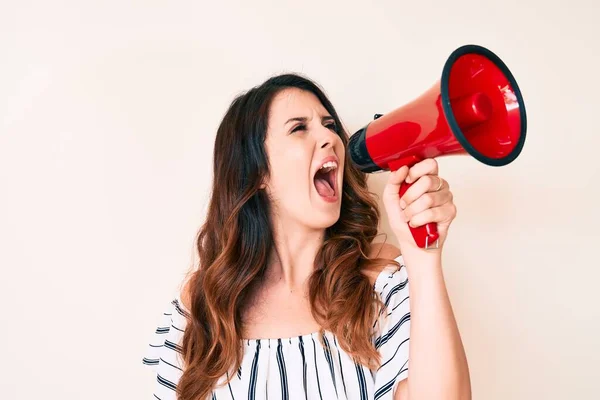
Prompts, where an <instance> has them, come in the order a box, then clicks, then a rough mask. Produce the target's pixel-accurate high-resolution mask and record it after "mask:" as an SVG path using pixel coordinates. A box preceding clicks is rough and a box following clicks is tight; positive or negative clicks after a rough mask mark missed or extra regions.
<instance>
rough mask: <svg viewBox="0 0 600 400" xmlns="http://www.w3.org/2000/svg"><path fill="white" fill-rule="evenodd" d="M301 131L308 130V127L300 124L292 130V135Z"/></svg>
mask: <svg viewBox="0 0 600 400" xmlns="http://www.w3.org/2000/svg"><path fill="white" fill-rule="evenodd" d="M299 130H306V125H304V124H300V125H298V126H297V127H295V128H294V129H292V133H294V132H296V131H299Z"/></svg>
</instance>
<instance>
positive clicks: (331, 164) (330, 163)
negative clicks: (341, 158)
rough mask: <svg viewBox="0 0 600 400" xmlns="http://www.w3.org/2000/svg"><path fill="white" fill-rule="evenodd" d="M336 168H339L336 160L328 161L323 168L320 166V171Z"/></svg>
mask: <svg viewBox="0 0 600 400" xmlns="http://www.w3.org/2000/svg"><path fill="white" fill-rule="evenodd" d="M335 168H337V163H336V162H335V161H327V162H326V163H325V164H323V165H322V166H321V168H319V171H323V172H329V171H331V170H332V169H335Z"/></svg>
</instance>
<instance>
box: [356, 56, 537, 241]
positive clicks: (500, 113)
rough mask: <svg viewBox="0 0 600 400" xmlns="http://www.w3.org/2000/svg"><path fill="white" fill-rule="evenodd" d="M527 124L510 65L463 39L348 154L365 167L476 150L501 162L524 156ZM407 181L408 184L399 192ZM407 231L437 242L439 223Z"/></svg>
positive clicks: (492, 163)
mask: <svg viewBox="0 0 600 400" xmlns="http://www.w3.org/2000/svg"><path fill="white" fill-rule="evenodd" d="M526 130H527V117H526V114H525V104H524V102H523V97H522V95H521V91H520V90H519V86H518V85H517V82H516V80H515V78H514V77H513V75H512V74H511V72H510V71H509V69H508V67H507V66H506V65H505V64H504V63H503V62H502V60H500V58H499V57H498V56H496V55H495V54H494V53H492V52H491V51H490V50H488V49H486V48H484V47H482V46H477V45H465V46H462V47H459V48H458V49H456V50H454V51H453V52H452V54H451V55H450V57H448V59H447V60H446V63H445V64H444V68H443V70H442V77H441V79H440V80H439V81H438V82H437V83H436V84H435V85H433V86H432V87H431V88H430V89H429V90H428V91H426V92H425V93H423V94H422V95H421V96H420V97H418V98H417V99H415V100H413V101H412V102H410V103H408V104H405V105H403V106H401V107H399V108H397V109H396V110H394V111H392V112H390V113H388V114H375V117H374V120H373V121H371V122H370V123H369V124H367V125H366V126H365V127H363V128H362V129H359V130H358V131H357V132H356V133H354V134H353V135H352V136H351V137H350V140H349V143H348V153H349V155H350V158H351V160H352V162H353V163H354V164H355V165H356V166H357V167H358V168H359V169H360V170H361V171H363V172H368V173H372V172H378V171H386V170H389V171H396V170H397V169H400V168H401V167H403V166H405V165H407V166H409V167H411V166H413V165H414V164H416V163H418V162H419V161H421V160H423V159H425V158H433V157H439V156H445V155H471V156H473V157H474V158H476V159H477V160H479V161H481V162H482V163H484V164H486V165H490V166H496V167H499V166H504V165H507V164H509V163H511V162H512V161H514V160H515V159H516V158H517V157H518V156H519V154H520V153H521V150H522V148H523V145H524V143H525V133H526ZM410 186H411V184H407V183H403V184H402V185H401V187H400V192H399V196H400V197H402V196H403V195H404V193H405V192H406V190H408V188H409V187H410ZM410 230H411V233H412V235H413V238H414V239H415V242H416V243H417V245H418V246H419V247H422V248H423V247H424V248H430V247H431V246H433V245H434V243H435V247H437V246H438V239H439V235H438V232H437V224H435V223H431V224H426V225H423V226H420V227H417V228H412V227H410Z"/></svg>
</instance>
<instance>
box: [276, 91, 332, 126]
mask: <svg viewBox="0 0 600 400" xmlns="http://www.w3.org/2000/svg"><path fill="white" fill-rule="evenodd" d="M325 115H329V113H328V112H327V110H326V109H325V107H323V104H321V102H320V101H319V99H318V98H317V96H315V95H314V94H313V93H311V92H307V91H305V90H300V89H297V88H288V89H284V90H282V91H280V92H279V93H277V95H275V97H274V98H273V101H272V102H271V108H270V112H269V127H270V128H273V129H277V128H283V126H284V124H285V123H286V121H287V120H288V119H290V118H293V117H308V118H309V119H311V118H313V117H317V118H318V119H320V118H321V117H322V116H325Z"/></svg>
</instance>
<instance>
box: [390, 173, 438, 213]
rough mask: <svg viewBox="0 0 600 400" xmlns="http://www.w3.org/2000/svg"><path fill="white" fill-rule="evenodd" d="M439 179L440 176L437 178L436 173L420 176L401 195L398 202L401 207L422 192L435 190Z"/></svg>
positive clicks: (407, 204)
mask: <svg viewBox="0 0 600 400" xmlns="http://www.w3.org/2000/svg"><path fill="white" fill-rule="evenodd" d="M440 179H442V178H439V177H438V176H437V175H425V176H422V177H420V178H419V179H418V180H417V181H416V182H415V183H414V184H413V185H412V186H411V187H409V188H408V190H407V191H406V193H404V196H402V199H401V202H400V206H401V207H402V208H406V207H407V206H409V205H410V204H412V202H413V201H415V200H416V199H418V198H419V197H421V196H422V195H423V194H425V193H427V192H433V191H435V190H436V189H437V188H438V186H439V184H440ZM440 191H441V189H440Z"/></svg>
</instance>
